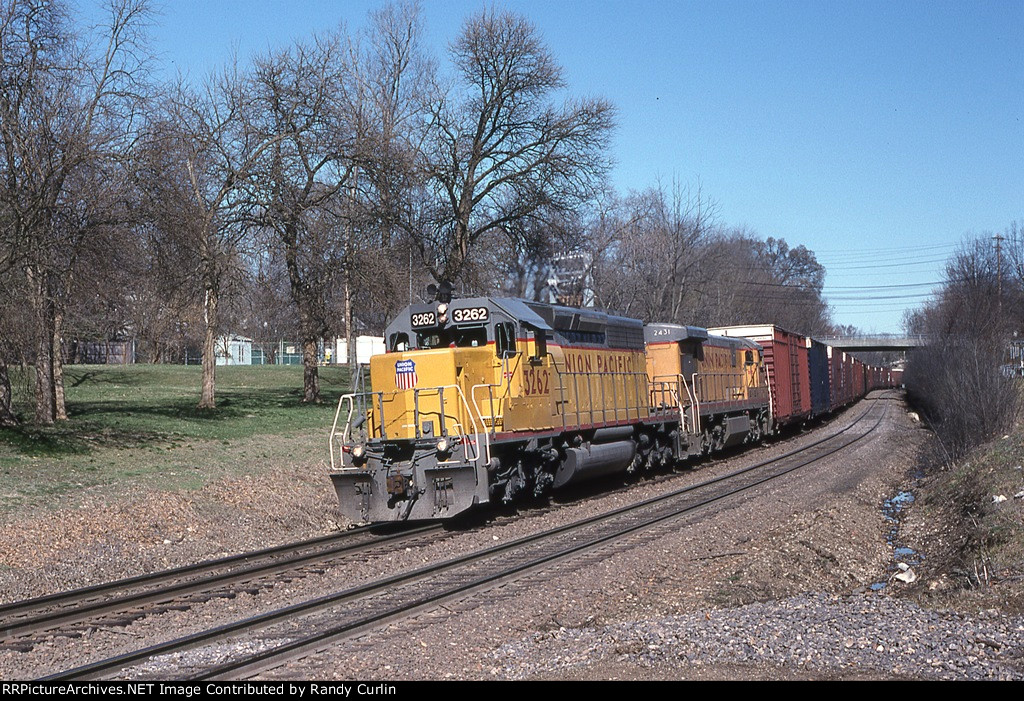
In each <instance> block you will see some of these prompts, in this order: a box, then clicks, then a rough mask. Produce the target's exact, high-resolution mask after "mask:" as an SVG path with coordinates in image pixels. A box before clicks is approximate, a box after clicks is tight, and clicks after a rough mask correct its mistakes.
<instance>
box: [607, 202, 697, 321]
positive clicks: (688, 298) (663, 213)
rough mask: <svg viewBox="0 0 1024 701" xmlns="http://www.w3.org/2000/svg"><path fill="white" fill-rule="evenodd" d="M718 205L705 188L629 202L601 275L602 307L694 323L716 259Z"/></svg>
mask: <svg viewBox="0 0 1024 701" xmlns="http://www.w3.org/2000/svg"><path fill="white" fill-rule="evenodd" d="M716 211H717V208H716V206H715V204H714V203H713V202H712V201H711V200H710V199H708V198H707V197H706V196H705V195H704V193H703V191H702V190H701V188H700V187H699V186H698V187H696V188H695V189H690V188H683V187H682V185H681V184H680V183H674V184H673V187H672V192H671V193H669V192H666V191H665V189H663V188H652V189H650V190H647V191H645V192H642V193H634V194H632V195H630V196H629V197H627V198H626V200H625V202H624V203H623V207H622V208H621V209H620V210H619V212H618V213H617V214H616V215H615V218H616V220H617V221H616V223H615V228H616V230H617V233H616V236H615V238H614V240H613V241H612V242H611V245H606V246H601V247H596V248H597V250H600V251H603V256H602V257H601V259H600V262H601V265H600V267H599V269H598V274H597V276H596V277H597V282H598V287H599V290H600V294H599V302H600V303H601V304H602V305H604V306H609V307H611V308H614V309H616V310H619V311H621V312H623V313H626V314H633V315H636V316H639V317H641V318H643V319H645V320H648V321H677V322H680V323H694V321H693V318H692V314H691V311H692V309H693V307H694V306H695V304H696V301H697V299H698V297H699V296H700V294H701V292H702V290H703V289H704V284H705V282H706V280H705V272H706V271H705V268H706V265H707V262H708V260H709V258H710V257H712V256H714V254H715V248H714V246H713V245H712V244H713V241H714V240H715V238H716V233H717V223H716Z"/></svg>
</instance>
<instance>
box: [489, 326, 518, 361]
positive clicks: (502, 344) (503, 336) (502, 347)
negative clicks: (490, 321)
mask: <svg viewBox="0 0 1024 701" xmlns="http://www.w3.org/2000/svg"><path fill="white" fill-rule="evenodd" d="M494 352H495V353H497V355H498V357H499V358H510V357H512V356H513V355H515V354H516V327H515V324H511V323H507V322H506V323H501V324H495V325H494Z"/></svg>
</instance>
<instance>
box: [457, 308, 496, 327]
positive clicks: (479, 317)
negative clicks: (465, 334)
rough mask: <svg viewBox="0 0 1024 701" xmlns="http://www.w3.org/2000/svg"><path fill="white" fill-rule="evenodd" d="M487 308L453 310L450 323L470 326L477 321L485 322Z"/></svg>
mask: <svg viewBox="0 0 1024 701" xmlns="http://www.w3.org/2000/svg"><path fill="white" fill-rule="evenodd" d="M487 316H488V314H487V307H469V308H467V309H453V310H452V321H454V322H455V323H456V324H472V323H476V322H478V321H487Z"/></svg>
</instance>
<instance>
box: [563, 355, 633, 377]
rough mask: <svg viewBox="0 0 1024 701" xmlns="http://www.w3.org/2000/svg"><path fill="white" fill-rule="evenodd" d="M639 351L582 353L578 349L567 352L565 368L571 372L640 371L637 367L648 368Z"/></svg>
mask: <svg viewBox="0 0 1024 701" xmlns="http://www.w3.org/2000/svg"><path fill="white" fill-rule="evenodd" d="M641 359H643V356H642V355H639V354H638V353H616V352H611V353H600V352H593V353H586V352H584V353H580V352H578V351H566V352H565V370H566V372H570V373H585V372H601V373H606V372H615V373H628V372H638V370H637V368H638V367H641V365H642V366H643V367H645V368H646V360H645V359H644V360H643V362H642V363H641V362H640V360H641Z"/></svg>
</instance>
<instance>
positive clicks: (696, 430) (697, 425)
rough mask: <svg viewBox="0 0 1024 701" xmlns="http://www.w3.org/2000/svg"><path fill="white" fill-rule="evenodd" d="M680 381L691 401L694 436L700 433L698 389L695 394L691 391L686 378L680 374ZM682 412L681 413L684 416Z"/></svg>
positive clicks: (694, 390)
mask: <svg viewBox="0 0 1024 701" xmlns="http://www.w3.org/2000/svg"><path fill="white" fill-rule="evenodd" d="M679 381H680V382H682V383H683V389H685V390H686V396H687V398H689V400H690V424H691V425H692V426H693V431H692V433H693V435H697V434H698V433H700V411H698V410H697V388H696V387H694V388H693V392H691V391H690V385H689V383H687V381H686V377H685V376H684V375H683V374H682V373H680V374H679ZM682 413H683V412H682V411H680V412H679V414H680V415H682Z"/></svg>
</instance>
